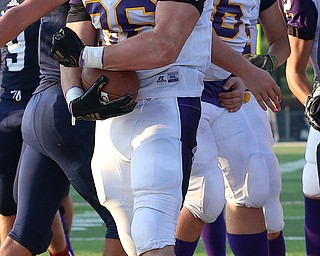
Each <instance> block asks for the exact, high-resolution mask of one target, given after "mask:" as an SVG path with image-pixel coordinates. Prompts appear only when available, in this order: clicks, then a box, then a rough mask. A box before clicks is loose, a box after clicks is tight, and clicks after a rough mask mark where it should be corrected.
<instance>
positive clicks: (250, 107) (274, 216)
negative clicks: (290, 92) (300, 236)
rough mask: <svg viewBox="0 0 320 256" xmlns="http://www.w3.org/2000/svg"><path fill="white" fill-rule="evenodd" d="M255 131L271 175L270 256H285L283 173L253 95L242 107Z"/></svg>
mask: <svg viewBox="0 0 320 256" xmlns="http://www.w3.org/2000/svg"><path fill="white" fill-rule="evenodd" d="M242 109H243V110H244V112H245V113H246V117H247V119H248V120H249V123H250V124H253V126H252V127H254V129H253V131H254V132H255V134H256V136H257V137H258V138H259V140H258V144H259V149H260V152H262V154H263V156H264V159H265V162H266V165H267V169H268V174H269V196H268V199H267V201H266V203H265V205H264V207H263V208H264V215H265V222H266V226H267V231H268V243H269V256H284V255H285V252H286V246H285V241H284V236H283V233H282V230H283V228H284V220H283V218H284V217H283V209H282V205H281V202H280V192H281V187H282V183H281V172H280V166H279V162H278V159H277V157H276V155H275V153H274V150H273V143H274V140H273V134H272V130H271V126H270V122H269V118H268V115H267V113H266V112H265V111H263V110H262V109H261V108H260V106H259V105H258V103H257V101H256V100H255V98H254V97H253V95H251V97H250V101H249V102H247V103H246V104H244V105H243V106H242Z"/></svg>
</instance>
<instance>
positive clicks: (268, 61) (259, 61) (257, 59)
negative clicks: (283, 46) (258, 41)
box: [247, 54, 278, 73]
mask: <svg viewBox="0 0 320 256" xmlns="http://www.w3.org/2000/svg"><path fill="white" fill-rule="evenodd" d="M247 58H248V60H249V61H250V62H251V63H252V64H253V65H255V66H257V67H258V68H262V69H264V70H266V71H268V72H269V73H271V72H272V71H275V70H276V69H277V67H278V61H277V59H276V57H274V56H272V55H270V54H266V55H258V54H252V55H249V56H248V57H247Z"/></svg>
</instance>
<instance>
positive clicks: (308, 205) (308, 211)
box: [304, 196, 320, 255]
mask: <svg viewBox="0 0 320 256" xmlns="http://www.w3.org/2000/svg"><path fill="white" fill-rule="evenodd" d="M304 207H305V220H304V231H305V239H306V242H305V243H306V252H307V253H306V255H319V252H320V243H319V241H320V218H319V217H318V216H319V212H320V200H319V199H315V198H309V197H306V196H305V197H304Z"/></svg>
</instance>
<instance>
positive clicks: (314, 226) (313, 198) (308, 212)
mask: <svg viewBox="0 0 320 256" xmlns="http://www.w3.org/2000/svg"><path fill="white" fill-rule="evenodd" d="M319 142H320V133H319V131H317V130H315V129H314V128H313V127H311V128H310V131H309V137H308V141H307V147H306V153H305V159H306V164H305V166H304V168H303V172H302V185H303V193H304V208H305V216H304V217H305V220H304V225H305V226H304V231H305V243H306V255H310V256H311V255H319V252H320V219H319V213H320V185H319V163H320V143H319Z"/></svg>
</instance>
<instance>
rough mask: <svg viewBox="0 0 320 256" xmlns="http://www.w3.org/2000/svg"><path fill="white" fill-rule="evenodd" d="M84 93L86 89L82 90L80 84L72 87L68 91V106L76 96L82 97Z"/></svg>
mask: <svg viewBox="0 0 320 256" xmlns="http://www.w3.org/2000/svg"><path fill="white" fill-rule="evenodd" d="M83 94H84V90H82V89H81V88H80V87H78V86H75V85H74V86H72V87H70V88H69V89H68V90H67V92H66V97H65V98H66V101H67V103H68V106H69V104H70V102H71V101H73V100H75V99H76V98H79V97H81V96H82V95H83Z"/></svg>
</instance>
